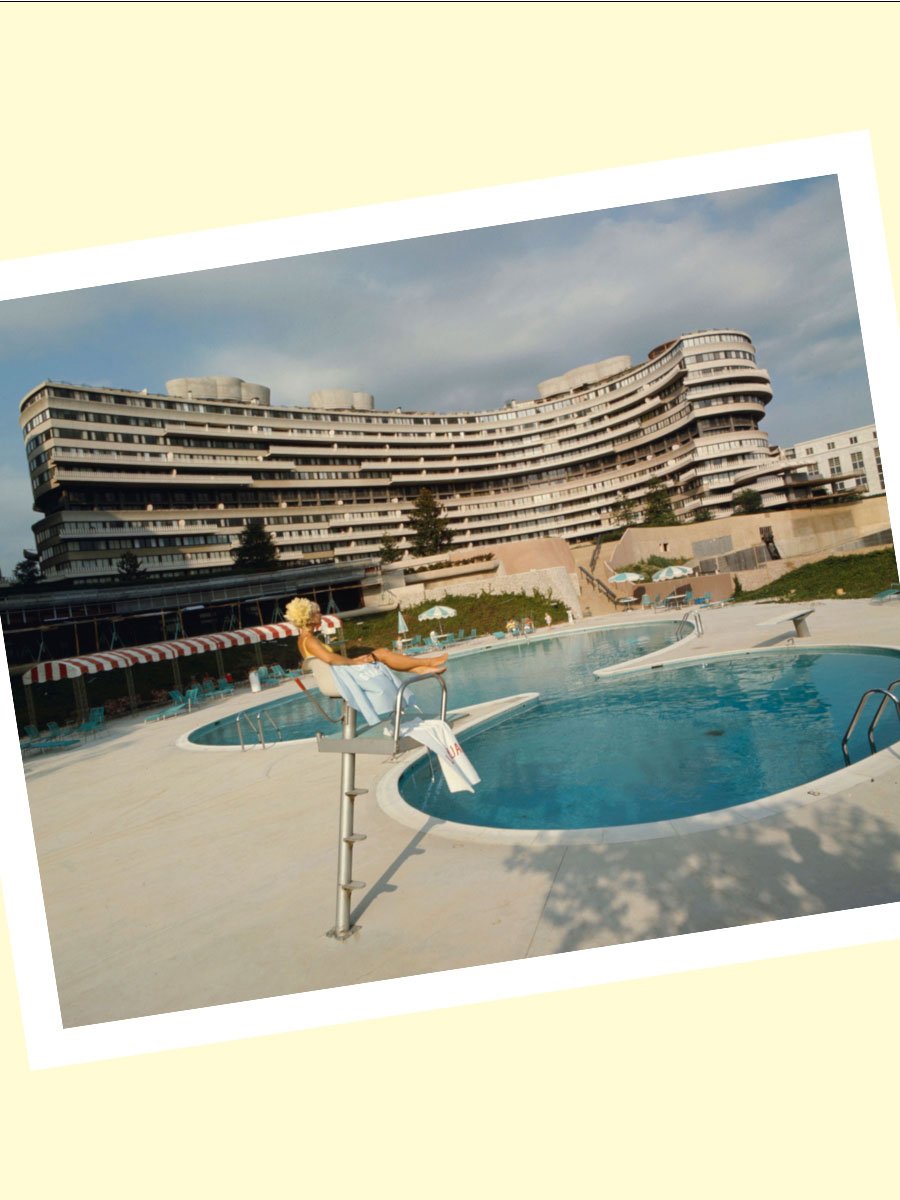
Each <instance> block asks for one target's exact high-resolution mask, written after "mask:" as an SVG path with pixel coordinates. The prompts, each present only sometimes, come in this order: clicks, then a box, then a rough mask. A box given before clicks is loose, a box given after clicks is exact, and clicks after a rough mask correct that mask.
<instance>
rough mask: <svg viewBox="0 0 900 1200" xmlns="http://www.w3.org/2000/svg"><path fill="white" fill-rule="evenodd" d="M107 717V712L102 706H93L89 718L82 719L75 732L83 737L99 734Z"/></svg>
mask: <svg viewBox="0 0 900 1200" xmlns="http://www.w3.org/2000/svg"><path fill="white" fill-rule="evenodd" d="M105 719H106V714H105V713H104V711H103V709H102V708H92V709H91V711H90V712H89V713H88V716H87V720H86V721H82V723H81V724H80V725H79V726H78V728H77V729H76V730H75V732H76V733H77V734H79V735H80V736H81V737H85V736H92V735H94V734H97V733H99V732H100V730H101V729H102V728H103V723H104V721H105Z"/></svg>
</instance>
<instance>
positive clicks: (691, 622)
mask: <svg viewBox="0 0 900 1200" xmlns="http://www.w3.org/2000/svg"><path fill="white" fill-rule="evenodd" d="M687 629H693V630H695V631H696V634H697V637H700V636H701V635H702V633H703V618H702V617H701V616H700V613H699V612H698V611H697V609H696V608H689V609H688V611H687V612H686V613H685V614H684V616H683V617H682V618H681V620H680V621H679V622H678V624H677V625H676V626H675V635H676V637H680V636H681V634H682V632H684V631H685V630H687Z"/></svg>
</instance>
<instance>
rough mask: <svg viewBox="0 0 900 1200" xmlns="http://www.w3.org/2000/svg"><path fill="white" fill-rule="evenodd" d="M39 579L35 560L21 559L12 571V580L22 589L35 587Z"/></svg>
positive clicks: (38, 570)
mask: <svg viewBox="0 0 900 1200" xmlns="http://www.w3.org/2000/svg"><path fill="white" fill-rule="evenodd" d="M40 578H41V568H40V566H39V565H38V563H37V561H36V559H33V558H23V559H22V561H21V562H18V563H16V565H15V567H14V569H13V579H14V580H15V582H16V584H17V585H18V586H19V587H22V588H32V587H35V586H36V585H37V584H38V583H39V582H40Z"/></svg>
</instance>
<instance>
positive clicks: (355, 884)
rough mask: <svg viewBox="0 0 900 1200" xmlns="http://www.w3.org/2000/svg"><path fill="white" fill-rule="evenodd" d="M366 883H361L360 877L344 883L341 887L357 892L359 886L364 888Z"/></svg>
mask: <svg viewBox="0 0 900 1200" xmlns="http://www.w3.org/2000/svg"><path fill="white" fill-rule="evenodd" d="M365 886H366V885H365V884H364V883H360V881H359V880H358V879H350V880H348V881H347V882H346V883H342V884H341V887H342V888H343V889H344V891H345V892H355V891H356V890H357V889H358V888H364V887H365Z"/></svg>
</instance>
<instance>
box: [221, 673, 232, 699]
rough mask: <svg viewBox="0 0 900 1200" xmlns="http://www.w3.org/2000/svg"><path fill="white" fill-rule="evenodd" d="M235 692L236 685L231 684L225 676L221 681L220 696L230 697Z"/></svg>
mask: <svg viewBox="0 0 900 1200" xmlns="http://www.w3.org/2000/svg"><path fill="white" fill-rule="evenodd" d="M233 691H234V684H233V683H229V682H228V680H227V679H226V678H225V676H224V675H223V676H222V678H221V679H220V680H219V695H220V696H230V695H231V693H232V692H233Z"/></svg>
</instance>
